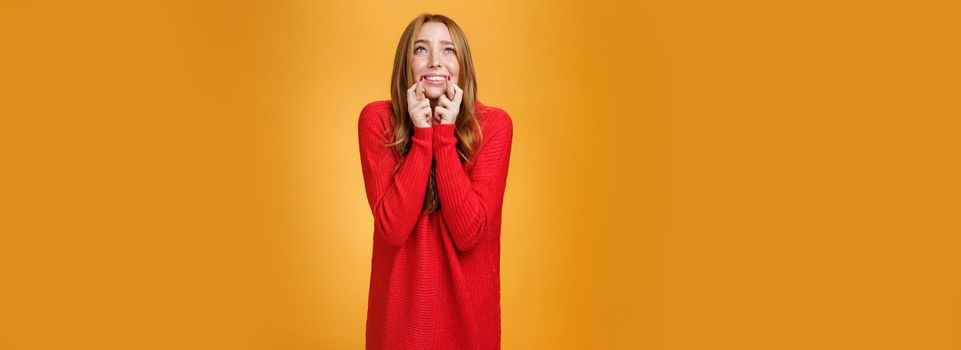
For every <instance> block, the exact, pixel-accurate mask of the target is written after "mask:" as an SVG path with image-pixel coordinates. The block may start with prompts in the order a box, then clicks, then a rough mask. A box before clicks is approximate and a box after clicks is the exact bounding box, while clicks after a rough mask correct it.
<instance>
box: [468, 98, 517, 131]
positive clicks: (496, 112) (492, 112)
mask: <svg viewBox="0 0 961 350" xmlns="http://www.w3.org/2000/svg"><path fill="white" fill-rule="evenodd" d="M474 110H475V112H476V113H477V118H478V120H479V121H480V122H481V124H482V125H483V128H484V129H485V131H488V130H489V131H494V130H501V129H507V130H513V129H514V123H513V121H512V120H511V116H510V114H508V113H507V111H505V110H504V109H502V108H499V107H495V106H488V105H485V104H483V103H481V102H480V101H477V104H476V107H475V108H474Z"/></svg>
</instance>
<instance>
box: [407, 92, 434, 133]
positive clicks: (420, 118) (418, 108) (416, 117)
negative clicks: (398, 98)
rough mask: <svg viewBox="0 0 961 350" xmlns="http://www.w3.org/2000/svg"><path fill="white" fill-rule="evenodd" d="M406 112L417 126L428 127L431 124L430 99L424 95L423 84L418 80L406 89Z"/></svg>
mask: <svg viewBox="0 0 961 350" xmlns="http://www.w3.org/2000/svg"><path fill="white" fill-rule="evenodd" d="M407 114H410V120H411V121H412V122H414V126H415V127H418V128H429V127H430V125H431V114H433V113H431V110H430V99H428V98H427V96H426V95H424V86H423V85H421V83H420V82H419V81H418V82H416V83H414V85H413V86H411V87H410V88H409V89H407Z"/></svg>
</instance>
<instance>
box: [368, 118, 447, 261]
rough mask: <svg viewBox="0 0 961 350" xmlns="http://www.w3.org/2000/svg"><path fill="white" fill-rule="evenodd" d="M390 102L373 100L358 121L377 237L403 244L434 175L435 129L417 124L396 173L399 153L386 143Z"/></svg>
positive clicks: (411, 229) (395, 244)
mask: <svg viewBox="0 0 961 350" xmlns="http://www.w3.org/2000/svg"><path fill="white" fill-rule="evenodd" d="M390 115H391V114H390V103H389V101H377V102H372V103H370V104H368V105H367V106H365V107H364V109H363V110H362V111H361V113H360V118H359V120H358V125H357V129H358V134H359V140H360V161H361V165H362V169H363V174H364V187H365V189H366V192H367V201H368V203H369V204H370V209H371V212H372V213H373V215H374V236H375V238H377V237H380V238H381V239H383V241H384V242H386V243H388V244H389V245H391V246H394V247H401V246H403V245H404V243H405V242H406V241H407V237H408V236H410V234H411V232H412V231H413V230H414V225H415V224H416V223H417V219H418V217H419V216H420V214H421V209H422V208H423V205H424V198H425V195H426V191H427V180H428V178H429V177H430V167H431V162H432V156H433V155H432V146H431V142H432V139H433V138H432V132H433V129H432V128H430V127H426V128H420V127H414V131H413V133H414V134H413V136H411V142H412V145H411V148H410V152H409V153H408V154H407V156H406V157H405V158H404V160H403V164H401V166H400V169H399V170H398V172H397V173H396V174H394V173H393V170H394V166H395V165H396V164H397V156H396V155H395V154H393V150H391V149H390V148H387V147H385V146H384V144H385V143H386V142H387V141H388V138H389V137H390V136H391V133H392V131H391V130H390V126H391V120H390Z"/></svg>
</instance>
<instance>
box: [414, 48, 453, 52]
mask: <svg viewBox="0 0 961 350" xmlns="http://www.w3.org/2000/svg"><path fill="white" fill-rule="evenodd" d="M420 49H424V50H427V48H426V47H423V46H418V47H416V48H414V53H417V50H420ZM444 50H450V52H451V53H457V51H455V50H454V49H452V48H449V47H448V48H445V49H444Z"/></svg>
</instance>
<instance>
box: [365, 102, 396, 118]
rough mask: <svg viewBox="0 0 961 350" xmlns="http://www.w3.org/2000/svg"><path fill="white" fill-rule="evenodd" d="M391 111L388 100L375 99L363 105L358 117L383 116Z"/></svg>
mask: <svg viewBox="0 0 961 350" xmlns="http://www.w3.org/2000/svg"><path fill="white" fill-rule="evenodd" d="M389 113H391V105H390V100H377V101H373V102H370V103H368V104H366V105H364V108H363V109H361V111H360V118H361V119H362V120H363V119H365V118H367V119H369V118H371V117H384V116H385V115H387V114H389Z"/></svg>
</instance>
